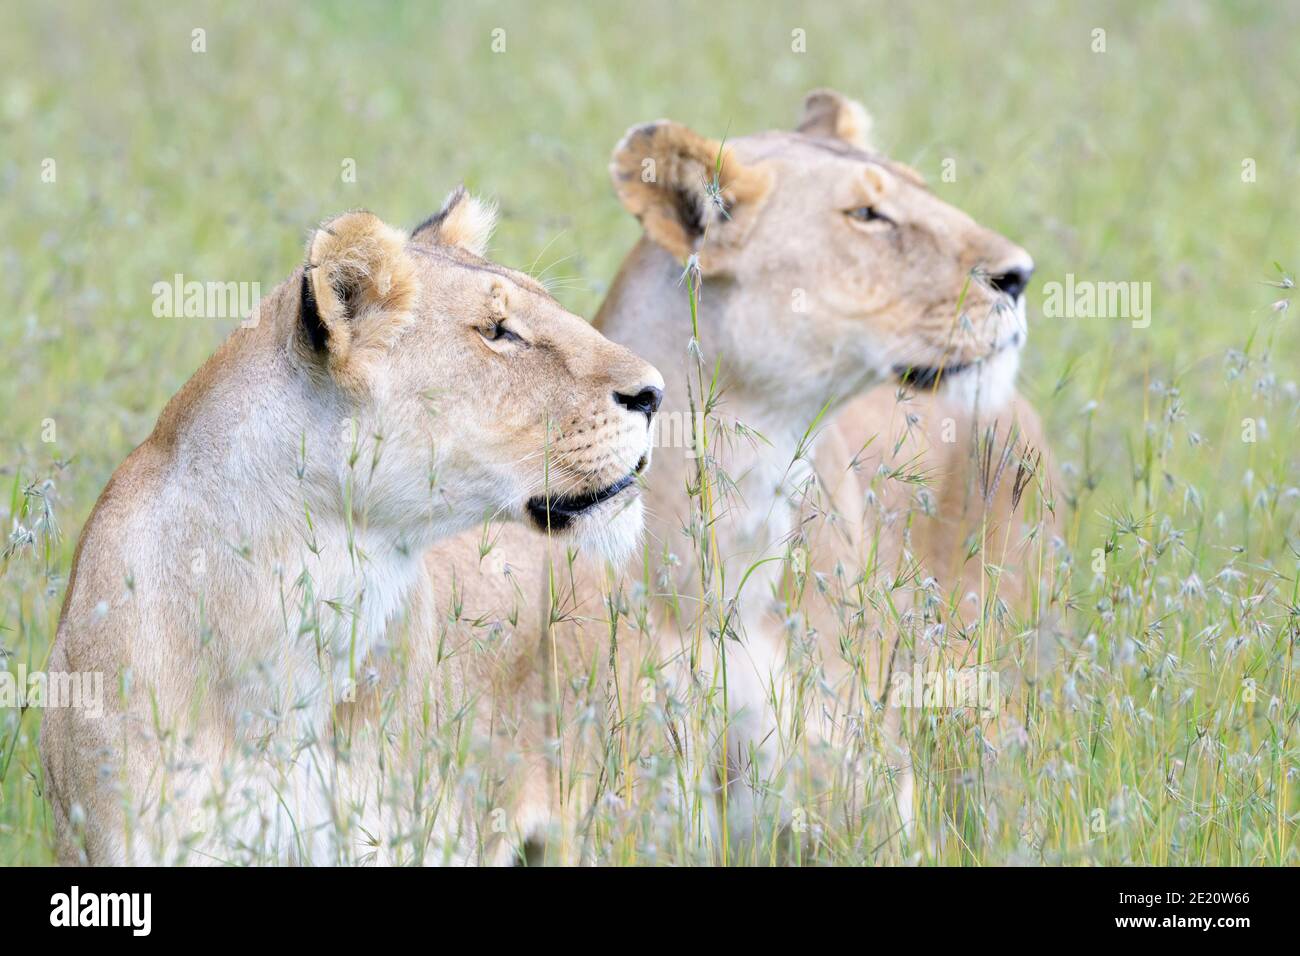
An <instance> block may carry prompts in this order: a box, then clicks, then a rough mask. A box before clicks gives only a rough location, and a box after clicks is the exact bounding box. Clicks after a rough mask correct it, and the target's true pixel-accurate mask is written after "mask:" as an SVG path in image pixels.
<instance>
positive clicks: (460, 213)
mask: <svg viewBox="0 0 1300 956" xmlns="http://www.w3.org/2000/svg"><path fill="white" fill-rule="evenodd" d="M496 225H497V207H496V204H495V203H491V202H487V201H485V200H482V199H479V198H478V197H477V196H471V195H470V194H469V193H468V192H466V191H465V187H464V186H457V187H456V188H455V189H454V190H452V192H451V195H449V196H448V197H447V201H446V202H444V203H443V204H442V208H441V209H440V210H438V211H437V212H436V213H434V214H433V215H432V216H430V217H429V218H428V219H426V220H424V222H422V223H420V224H419V225H418V226H416V227H415V232H413V233H411V239H412V240H414V241H415V242H424V243H432V244H436V245H444V246H459V247H460V248H462V249H464V250H465V251H466V252H472V253H473V254H474V255H476V256H483V255H486V253H487V246H488V241H489V240H490V239H491V238H492V230H493V229H495V228H496Z"/></svg>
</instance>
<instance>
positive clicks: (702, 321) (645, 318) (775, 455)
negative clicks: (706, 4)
mask: <svg viewBox="0 0 1300 956" xmlns="http://www.w3.org/2000/svg"><path fill="white" fill-rule="evenodd" d="M681 277H682V267H681V266H680V265H679V264H678V263H677V262H675V261H674V260H673V258H672V257H671V256H670V255H669V254H668V253H667V252H665V251H663V250H662V249H660V248H659V247H658V246H656V245H654V244H653V243H651V242H649V241H648V240H646V239H644V238H643V239H642V240H641V241H640V242H639V243H638V244H637V246H636V247H635V248H634V249H633V250H632V252H631V253H630V254H629V255H628V257H627V259H626V260H625V261H624V263H623V266H622V268H621V269H620V271H619V274H618V276H617V278H616V279H615V281H614V284H613V286H612V288H611V290H610V293H609V295H608V297H607V298H606V299H605V302H604V304H603V305H602V306H601V309H600V312H599V314H598V315H597V317H596V320H595V322H596V326H597V328H599V329H600V331H601V332H603V333H604V334H605V335H607V336H608V337H609V338H611V339H613V340H614V341H616V342H619V343H621V344H623V345H626V346H628V347H629V348H631V349H632V350H633V351H634V352H637V353H638V354H640V355H641V356H642V357H644V358H646V359H647V360H649V361H650V362H652V363H653V364H654V365H655V366H657V367H658V368H659V370H660V371H661V372H662V373H663V376H664V381H665V385H666V387H665V392H664V401H663V405H662V407H661V409H660V412H659V416H658V423H657V428H658V439H657V441H656V447H655V459H654V466H653V469H652V473H651V477H650V481H649V492H648V496H647V497H648V500H647V506H648V507H647V512H648V514H649V515H651V516H652V517H651V518H650V519H649V532H650V536H651V541H652V550H657V549H659V548H661V547H662V548H663V549H665V550H668V551H675V550H677V549H678V548H680V547H682V546H683V545H684V542H683V539H682V528H683V527H686V526H688V522H689V521H690V520H691V516H690V515H689V513H688V508H689V506H690V505H689V502H687V500H686V498H685V496H683V495H682V493H681V490H682V488H683V487H684V486H686V485H692V486H693V485H695V484H696V483H697V478H696V475H697V473H698V454H697V449H696V446H695V442H696V437H695V436H696V434H697V429H696V428H695V420H696V418H698V416H699V413H700V409H701V407H702V399H701V381H702V382H703V387H704V388H705V389H708V388H709V387H710V385H709V383H710V381H711V380H712V378H713V375H714V370H715V368H716V369H717V371H718V381H719V387H718V391H719V392H720V395H719V396H718V398H717V401H716V404H715V406H714V407H713V408H712V409H711V411H710V414H709V418H710V421H709V428H708V433H709V442H710V447H709V449H708V460H709V461H710V463H711V464H712V465H713V466H716V470H717V473H716V476H715V478H714V479H713V480H714V483H715V484H716V485H717V486H719V489H721V488H722V486H725V487H726V491H725V494H722V493H721V492H719V494H720V497H724V498H726V499H727V500H719V501H718V502H717V505H716V507H717V509H718V511H719V512H725V519H724V520H720V521H717V522H716V523H714V524H712V525H711V530H712V531H713V533H715V534H716V535H717V545H718V553H719V554H720V555H721V557H722V560H723V563H724V567H725V569H726V573H727V579H728V582H729V585H728V586H729V587H734V586H735V583H736V582H738V581H739V579H740V577H741V576H742V575H743V574H744V572H745V569H747V568H749V567H751V566H752V565H753V564H754V562H756V561H758V560H759V559H760V558H763V557H771V556H775V555H777V554H779V553H780V548H781V547H782V544H783V542H784V540H785V539H786V537H787V536H788V535H789V533H790V532H791V530H792V529H793V525H794V508H793V507H792V503H791V501H790V498H791V497H792V496H793V493H796V488H797V486H798V484H799V482H800V481H801V480H802V479H803V477H804V476H805V475H806V471H807V469H806V467H805V465H804V463H803V461H802V460H801V459H800V453H801V452H802V451H805V450H806V449H804V448H803V446H802V441H803V438H804V436H805V434H806V433H807V431H808V429H809V427H810V426H811V425H812V424H813V422H814V421H815V420H816V418H817V416H818V413H819V411H820V407H819V405H818V403H817V401H816V399H815V398H814V397H812V396H811V392H812V390H811V389H809V390H808V392H809V395H804V394H802V393H797V392H796V393H791V392H780V391H775V390H773V387H772V385H771V383H772V382H773V381H774V378H773V377H770V376H768V375H765V374H763V371H760V369H761V370H764V371H765V370H766V369H767V367H768V364H769V363H770V361H771V356H770V355H768V356H763V355H761V354H760V353H761V352H763V351H767V352H770V351H771V344H770V343H761V342H743V341H737V340H736V338H735V336H734V333H732V331H731V330H732V329H733V328H736V327H738V326H739V327H743V323H738V322H736V321H734V318H735V315H736V313H737V312H738V311H739V310H743V309H744V308H746V307H747V305H748V304H747V303H745V302H743V301H742V299H741V297H740V296H739V294H738V290H737V289H736V288H735V286H734V285H733V284H732V283H729V282H726V281H724V280H711V281H706V282H705V283H704V285H703V288H702V289H701V293H700V297H699V304H698V309H697V315H698V330H699V337H698V352H699V356H700V358H698V359H697V358H696V356H695V355H693V354H692V349H691V340H692V338H693V331H694V330H693V328H692V323H691V313H690V301H689V298H688V294H687V289H686V286H685V284H684V283H683V282H682V278H681ZM789 377H790V376H789V370H788V368H787V369H786V370H785V375H784V378H785V379H789ZM775 380H780V379H775ZM738 426H739V427H738ZM755 432H756V433H758V435H760V436H761V438H760V437H757V436H755V435H754V434H753V433H755ZM722 476H725V478H724V477H722ZM733 566H734V568H733ZM765 568H766V570H765V571H764V572H762V573H760V574H759V575H758V576H757V578H756V579H754V581H753V583H751V584H747V585H746V588H747V590H748V589H750V588H753V589H754V590H759V589H761V588H762V586H763V583H762V581H761V580H760V579H762V578H772V577H774V576H775V575H776V573H777V566H776V565H771V564H769V565H766V566H765ZM756 603H761V602H756Z"/></svg>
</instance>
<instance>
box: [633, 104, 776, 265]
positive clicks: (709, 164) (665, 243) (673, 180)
mask: <svg viewBox="0 0 1300 956" xmlns="http://www.w3.org/2000/svg"><path fill="white" fill-rule="evenodd" d="M609 172H610V176H611V178H612V179H613V180H614V189H615V190H617V192H618V198H619V199H620V200H621V201H622V203H623V206H624V207H625V208H626V209H627V211H628V212H630V213H631V214H632V215H634V216H636V217H637V219H639V220H641V225H642V226H643V227H644V228H645V231H646V235H648V236H649V237H650V238H651V239H652V240H654V241H655V242H656V243H658V244H659V245H660V246H662V247H663V248H665V249H667V250H668V251H669V252H670V253H672V254H673V256H674V257H676V258H677V259H685V258H686V257H687V256H689V255H691V254H692V253H694V252H698V253H699V254H700V266H701V268H702V269H703V270H704V271H706V272H708V271H715V270H716V269H718V268H720V267H721V266H722V265H723V263H724V261H725V257H726V253H727V251H728V250H729V248H733V247H735V246H738V245H739V244H740V243H741V242H742V241H743V240H744V237H745V235H746V233H747V232H748V230H749V227H750V226H751V225H752V224H753V221H754V219H755V218H756V217H757V215H758V210H759V208H760V207H761V206H762V203H763V200H764V199H765V198H766V197H767V194H768V190H769V188H770V186H771V174H770V173H769V171H768V170H767V169H765V168H764V167H762V166H746V165H744V164H742V163H741V162H740V160H738V159H737V158H736V156H735V154H734V152H733V151H732V149H731V148H730V147H727V146H724V145H723V144H722V143H720V142H719V141H717V140H715V139H707V138H705V137H703V136H701V135H699V134H698V133H696V132H695V131H693V130H691V129H688V128H687V127H685V126H683V125H682V124H680V123H674V122H671V121H670V120H660V121H659V122H657V123H646V124H645V125H642V126H634V127H632V128H631V129H630V130H628V131H627V135H625V136H624V137H623V139H622V141H621V142H620V143H619V144H618V145H617V146H615V147H614V158H613V161H612V162H611V163H610V167H609ZM706 236H707V241H706V242H704V243H701V241H700V240H701V239H704V238H705V237H706Z"/></svg>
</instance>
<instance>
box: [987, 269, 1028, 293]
mask: <svg viewBox="0 0 1300 956" xmlns="http://www.w3.org/2000/svg"><path fill="white" fill-rule="evenodd" d="M1033 274H1034V267H1033V266H1025V265H1017V266H1012V267H1011V268H1010V269H1008V270H1007V271H1006V272H999V273H997V274H996V275H991V276H989V282H990V283H991V284H992V286H993V288H995V289H997V290H998V291H999V292H1002V293H1005V294H1006V295H1008V296H1010V297H1011V298H1012V299H1018V298H1020V293H1022V292H1024V291H1025V286H1027V285H1029V277H1030V276H1032V275H1033Z"/></svg>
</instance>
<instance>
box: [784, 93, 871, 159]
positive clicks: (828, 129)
mask: <svg viewBox="0 0 1300 956" xmlns="http://www.w3.org/2000/svg"><path fill="white" fill-rule="evenodd" d="M797 130H798V132H800V133H806V134H808V135H809V136H824V137H826V138H828V139H840V140H843V141H844V142H846V143H848V144H849V145H850V146H856V147H857V148H858V149H871V115H870V114H869V113H867V111H866V108H865V107H864V106H863V105H862V104H861V103H859V102H858V101H857V100H852V99H849V98H848V97H847V96H845V95H844V94H843V93H837V92H836V91H835V90H829V89H820V90H813V91H812V92H811V93H809V94H808V95H807V96H806V97H804V101H803V119H801V120H800V121H799V126H798V127H797Z"/></svg>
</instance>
